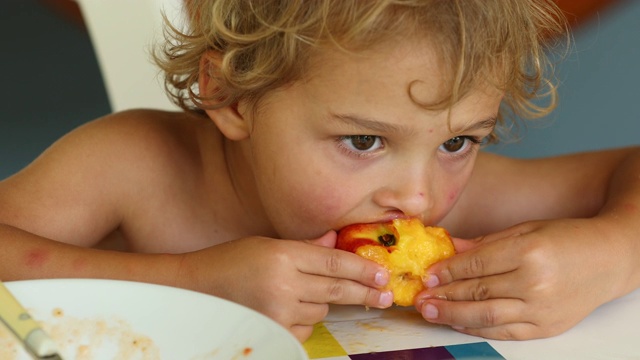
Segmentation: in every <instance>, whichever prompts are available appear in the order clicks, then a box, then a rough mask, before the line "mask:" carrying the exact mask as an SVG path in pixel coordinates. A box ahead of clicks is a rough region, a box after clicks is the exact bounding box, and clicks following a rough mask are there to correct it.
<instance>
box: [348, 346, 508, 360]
mask: <svg viewBox="0 0 640 360" xmlns="http://www.w3.org/2000/svg"><path fill="white" fill-rule="evenodd" d="M349 358H350V359H352V360H505V358H504V357H502V355H500V354H499V353H498V352H497V351H496V350H495V349H494V348H493V347H491V345H489V343H487V342H478V343H471V344H459V345H448V346H434V347H428V348H420V349H406V350H396V351H384V352H372V353H366V354H356V355H349Z"/></svg>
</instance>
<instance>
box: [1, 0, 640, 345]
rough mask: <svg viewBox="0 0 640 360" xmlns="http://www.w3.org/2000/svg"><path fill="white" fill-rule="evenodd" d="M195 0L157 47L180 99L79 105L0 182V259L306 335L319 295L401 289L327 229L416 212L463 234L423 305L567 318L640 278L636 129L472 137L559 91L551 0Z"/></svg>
mask: <svg viewBox="0 0 640 360" xmlns="http://www.w3.org/2000/svg"><path fill="white" fill-rule="evenodd" d="M187 4H188V11H189V13H190V14H191V23H190V29H189V31H188V32H187V33H185V34H181V33H180V32H178V31H177V30H176V29H169V35H170V36H169V38H170V39H171V41H170V43H168V44H167V46H166V47H164V51H165V54H164V56H161V55H158V58H157V60H158V62H159V64H160V65H161V67H162V68H163V70H164V71H165V73H166V76H167V85H168V89H169V90H170V92H171V94H172V95H173V97H174V99H175V100H176V102H177V103H178V104H180V105H181V106H182V107H183V108H184V109H185V111H184V112H176V113H170V112H161V111H153V110H135V111H127V112H123V113H117V114H113V115H110V116H107V117H105V118H102V119H98V120H96V121H93V122H90V123H88V124H86V125H84V126H82V127H80V128H79V129H77V130H75V131H73V132H71V133H70V134H68V135H67V136H65V137H63V138H62V139H61V140H59V141H58V142H57V143H55V144H54V145H53V146H51V148H50V149H48V150H47V151H46V152H45V153H44V154H42V156H41V157H39V158H38V159H36V160H35V161H34V162H33V164H31V165H30V166H28V167H26V168H25V169H24V170H22V171H21V172H19V173H18V174H16V175H14V176H12V177H10V178H8V179H6V180H4V181H2V182H1V183H0V204H1V205H0V224H2V225H0V243H1V244H2V245H1V246H2V252H1V253H0V278H2V279H3V280H5V281H8V280H18V279H34V278H51V277H94V278H111V279H128V280H137V281H144V282H151V283H159V284H167V285H173V286H179V287H183V288H188V289H193V290H197V291H201V292H206V293H210V294H213V295H217V296H221V297H224V298H227V299H230V300H233V301H236V302H238V303H240V304H243V305H246V306H249V307H252V308H254V309H256V310H258V311H261V312H263V313H264V314H266V315H268V316H270V317H272V318H273V319H275V320H276V321H278V322H279V323H280V324H282V325H283V326H285V327H287V328H288V329H289V330H290V331H291V332H292V333H293V334H294V335H296V336H297V337H298V338H299V339H300V340H304V339H306V338H307V337H308V336H309V335H310V334H311V330H312V326H313V324H314V323H316V322H318V321H321V320H322V319H323V317H324V316H325V315H326V313H327V311H328V304H329V303H336V304H361V305H366V306H370V307H378V308H386V307H388V306H390V305H391V303H392V300H393V295H392V294H391V293H387V292H383V291H381V290H379V289H381V288H382V287H383V286H384V285H385V283H386V281H387V279H388V274H387V273H386V271H385V270H384V269H383V268H381V267H380V266H378V265H377V264H374V263H372V262H369V261H367V260H364V259H362V258H360V257H358V256H356V255H354V254H351V253H347V252H344V251H339V250H336V249H334V248H333V247H334V245H335V239H336V234H335V231H336V230H339V229H340V228H342V227H343V226H345V225H348V224H351V223H362V222H377V221H384V220H389V219H392V218H397V217H418V218H420V219H421V220H423V221H424V222H425V223H427V224H437V225H440V226H444V227H446V228H447V229H448V230H449V231H450V232H451V233H452V234H453V235H454V236H456V237H458V239H455V245H456V248H457V251H458V252H459V253H458V255H456V256H454V257H453V258H451V259H448V260H446V261H442V262H441V263H438V264H436V265H434V266H433V267H432V268H430V269H429V273H430V274H431V275H430V276H429V277H428V279H425V282H426V284H427V285H428V287H429V290H427V291H425V292H423V293H421V294H420V295H419V296H418V297H417V298H416V301H415V306H416V308H417V309H418V311H420V312H421V313H422V315H423V316H424V318H425V319H426V321H429V322H434V323H440V324H448V325H450V326H452V327H453V328H454V329H456V330H458V331H461V332H464V333H468V334H474V335H479V336H484V337H488V338H498V339H527V338H536V337H546V336H551V335H555V334H558V333H561V332H563V331H565V330H567V329H568V328H570V327H571V326H573V325H574V324H576V323H577V322H579V321H580V320H581V319H582V318H584V317H585V316H586V315H588V314H589V313H590V312H591V311H592V310H594V309H595V308H596V307H598V306H599V305H601V304H603V303H605V302H607V301H610V300H612V299H614V298H617V297H620V296H622V295H624V294H626V293H629V292H630V291H632V290H634V289H636V288H638V286H640V269H639V268H638V266H637V265H636V263H637V261H636V259H637V258H638V256H640V242H639V241H638V240H637V238H636V237H637V236H636V234H637V233H638V230H639V228H640V221H638V220H640V213H639V211H640V208H639V207H640V152H639V149H637V148H628V149H616V150H610V151H599V152H593V153H584V154H576V155H569V156H561V157H555V158H548V159H538V160H516V159H508V158H505V157H501V156H497V155H492V154H489V153H483V152H481V151H479V147H480V145H481V144H482V143H483V142H484V141H485V140H492V139H494V138H495V134H496V132H497V130H496V126H499V125H501V124H502V123H503V121H504V115H505V113H508V112H515V113H516V114H520V115H529V116H537V115H543V114H545V113H547V112H548V111H550V109H551V108H552V107H553V105H554V100H555V89H554V87H553V86H548V87H547V86H546V85H547V84H549V83H548V81H547V79H548V77H545V76H546V74H545V69H548V66H547V64H548V62H547V59H546V58H545V55H544V54H545V51H546V48H545V45H546V44H548V43H550V40H551V39H553V38H554V36H556V35H558V34H561V33H562V32H563V30H564V26H563V22H562V20H561V19H562V17H561V16H560V15H559V12H558V10H557V9H556V8H555V7H554V5H553V3H552V2H551V1H544V0H513V1H503V0H500V1H498V0H491V1H477V2H472V1H437V0H434V1H427V0H420V1H418V0H416V1H385V0H378V1H373V0H372V1H359V0H314V1H304V2H303V1H294V0H290V1H285V0H281V1H246V0H237V1H233V0H220V1H214V0H190V1H189V2H187ZM544 89H547V90H548V91H549V94H550V99H551V103H550V105H549V106H548V107H542V108H540V107H536V106H535V105H534V104H533V103H531V102H530V100H531V98H532V97H533V93H534V92H538V91H539V90H544ZM462 238H465V239H471V240H463V239H462ZM112 241H115V242H116V243H118V242H121V243H122V244H124V246H125V248H124V249H121V250H120V251H114V250H106V249H104V247H105V246H104V244H105V242H112ZM122 250H124V251H122Z"/></svg>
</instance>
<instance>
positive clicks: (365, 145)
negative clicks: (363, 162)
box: [340, 135, 382, 152]
mask: <svg viewBox="0 0 640 360" xmlns="http://www.w3.org/2000/svg"><path fill="white" fill-rule="evenodd" d="M340 140H341V142H342V143H343V144H344V145H345V146H347V147H348V148H349V149H351V150H353V151H356V152H363V151H375V150H378V149H379V148H380V147H382V139H381V138H380V137H379V136H374V135H347V136H343V137H341V138H340Z"/></svg>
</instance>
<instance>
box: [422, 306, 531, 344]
mask: <svg viewBox="0 0 640 360" xmlns="http://www.w3.org/2000/svg"><path fill="white" fill-rule="evenodd" d="M526 307H527V304H525V303H524V302H523V301H521V300H519V299H494V300H490V301H455V302H453V301H446V300H437V299H434V300H429V301H427V302H425V303H424V304H423V305H422V309H421V311H420V312H421V314H422V317H424V319H425V320H427V321H429V322H431V323H435V324H445V325H450V326H452V327H453V328H454V329H458V330H463V331H464V330H465V329H466V330H467V331H469V330H471V329H475V330H474V331H476V332H481V331H482V330H485V329H486V330H487V332H488V333H491V336H489V337H491V338H494V339H505V340H506V339H509V340H513V339H518V338H528V337H530V336H531V334H530V333H528V332H529V331H532V330H533V328H528V329H527V333H522V331H523V330H525V329H523V328H521V327H520V328H519V327H517V326H515V327H514V326H513V325H515V324H518V323H526V322H528V321H527V320H528V319H526V318H525V316H526V313H527V312H526ZM488 329H493V331H490V330H488ZM496 329H502V330H503V331H504V330H505V329H509V330H511V331H516V329H517V330H518V331H517V332H511V333H509V332H504V333H502V334H500V333H498V332H496ZM486 335H487V336H488V335H489V334H486Z"/></svg>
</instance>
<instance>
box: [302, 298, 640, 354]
mask: <svg viewBox="0 0 640 360" xmlns="http://www.w3.org/2000/svg"><path fill="white" fill-rule="evenodd" d="M638 324H640V290H636V291H634V292H632V293H631V294H628V295H626V296H624V297H622V298H619V299H617V300H614V301H612V302H610V303H607V304H605V305H603V306H601V307H599V308H598V309H596V310H595V311H594V312H593V313H591V314H590V315H589V316H588V317H587V318H585V319H584V320H583V321H582V322H580V323H579V324H578V325H576V326H575V327H573V328H572V329H570V330H568V331H567V332H565V333H563V334H561V335H558V336H555V337H552V338H547V339H536V340H527V341H498V340H488V339H483V338H479V337H474V336H469V335H465V334H461V333H458V332H456V331H454V330H452V329H450V328H449V327H446V326H438V325H433V324H429V323H427V322H425V321H424V320H423V319H422V317H421V316H420V314H419V313H418V312H416V311H415V309H414V308H413V307H409V308H400V307H394V308H391V309H386V310H376V309H369V310H367V309H365V308H363V307H361V306H333V307H332V308H331V310H330V313H329V315H328V316H327V318H326V319H325V321H324V322H323V323H321V324H318V325H316V329H315V331H314V334H313V335H312V337H311V338H310V339H309V340H308V341H307V342H305V344H304V345H305V348H306V349H307V352H308V353H309V357H310V358H311V359H327V360H328V359H331V360H354V359H363V360H364V359H381V360H391V359H394V360H401V359H430V360H431V359H432V360H441V359H442V360H444V359H456V360H459V359H483V360H484V359H507V360H516V359H518V360H520V359H522V360H527V359H531V360H540V359H545V360H554V359H558V360H567V359H606V360H614V359H626V360H628V359H640V331H638V326H637V325H638ZM443 349H446V350H450V351H449V352H448V353H449V355H448V356H444V355H438V354H440V353H441V352H442V351H441V350H443ZM445 352H446V351H445ZM452 354H453V355H452Z"/></svg>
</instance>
